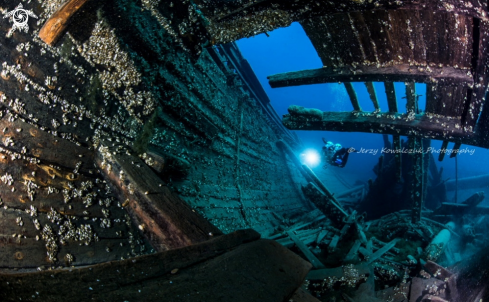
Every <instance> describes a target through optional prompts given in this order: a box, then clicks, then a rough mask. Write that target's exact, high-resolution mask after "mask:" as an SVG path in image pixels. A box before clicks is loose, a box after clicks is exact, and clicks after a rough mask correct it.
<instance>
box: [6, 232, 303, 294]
mask: <svg viewBox="0 0 489 302" xmlns="http://www.w3.org/2000/svg"><path fill="white" fill-rule="evenodd" d="M258 238H259V235H258V234H257V233H256V232H254V231H251V230H246V231H238V232H236V233H232V234H229V235H224V236H220V237H217V238H214V239H212V240H209V241H207V242H203V243H200V244H196V245H193V246H189V247H185V248H181V249H176V250H170V251H166V252H161V253H157V254H152V255H146V256H141V257H137V258H133V259H128V260H123V261H113V262H108V263H103V264H99V265H94V266H88V267H84V268H78V269H77V268H72V269H62V270H52V271H43V272H36V273H15V274H0V280H1V288H2V290H1V293H0V295H1V296H2V297H3V298H4V299H10V298H11V297H15V298H16V299H19V298H21V299H22V300H29V299H32V296H35V297H37V298H38V299H41V300H43V301H66V299H69V300H70V301H86V300H87V299H94V300H107V301H116V300H121V299H127V300H130V301H131V300H134V301H136V300H141V299H144V300H148V301H149V300H155V299H162V298H163V299H168V297H177V296H181V297H182V296H185V297H186V298H185V300H186V301H203V300H204V301H212V300H215V299H216V298H218V297H221V298H222V299H223V301H250V299H251V300H252V301H260V300H262V299H266V301H277V302H278V301H283V298H284V297H286V298H288V297H291V296H292V295H293V294H294V292H295V291H296V289H297V288H298V287H299V286H300V285H301V284H302V282H303V281H304V278H305V277H306V275H307V273H308V271H309V269H310V267H311V265H310V264H309V263H307V262H306V261H304V260H302V259H301V258H300V257H298V256H297V255H295V254H293V253H292V252H290V251H288V250H287V249H285V248H283V247H281V246H280V245H279V244H277V243H275V242H273V241H269V240H257V239H258ZM250 241H251V242H250ZM247 242H248V243H247Z"/></svg>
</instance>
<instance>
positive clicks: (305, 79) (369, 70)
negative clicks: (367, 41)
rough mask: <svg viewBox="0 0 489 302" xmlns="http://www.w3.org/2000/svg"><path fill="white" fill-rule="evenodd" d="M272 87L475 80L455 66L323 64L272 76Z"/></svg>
mask: <svg viewBox="0 0 489 302" xmlns="http://www.w3.org/2000/svg"><path fill="white" fill-rule="evenodd" d="M267 78H268V81H269V83H270V86H271V87H272V88H279V87H290V86H300V85H311V84H322V83H337V82H385V81H391V82H416V83H431V82H442V83H444V84H446V85H448V84H453V85H467V86H468V85H472V84H473V83H474V80H473V78H472V77H470V76H468V75H467V71H465V70H461V69H456V68H453V67H433V68H431V71H426V70H424V69H423V71H420V69H419V68H417V67H414V66H410V65H407V64H401V65H394V66H386V67H380V68H378V67H375V66H357V68H356V69H355V70H352V69H350V68H331V67H323V68H319V69H310V70H301V71H293V72H286V73H280V74H275V75H271V76H268V77H267Z"/></svg>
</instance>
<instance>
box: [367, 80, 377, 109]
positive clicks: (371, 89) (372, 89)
mask: <svg viewBox="0 0 489 302" xmlns="http://www.w3.org/2000/svg"><path fill="white" fill-rule="evenodd" d="M365 86H366V87H367V91H368V95H369V96H370V100H371V101H372V103H373V104H374V108H375V111H380V106H379V101H378V100H377V93H375V87H374V83H372V82H366V83H365Z"/></svg>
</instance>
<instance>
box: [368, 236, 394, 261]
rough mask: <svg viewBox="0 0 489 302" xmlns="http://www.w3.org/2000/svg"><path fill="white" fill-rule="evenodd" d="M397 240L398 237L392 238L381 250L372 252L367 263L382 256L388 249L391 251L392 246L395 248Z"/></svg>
mask: <svg viewBox="0 0 489 302" xmlns="http://www.w3.org/2000/svg"><path fill="white" fill-rule="evenodd" d="M397 241H398V239H397V238H396V239H394V240H392V241H391V242H389V243H387V244H386V245H385V246H383V247H382V248H380V249H379V250H377V251H376V252H375V253H373V254H372V256H370V257H369V259H368V261H367V263H372V262H374V261H375V260H377V259H379V258H380V257H382V255H384V254H385V253H386V252H387V251H389V250H390V249H391V248H393V247H394V246H395V245H396V243H397Z"/></svg>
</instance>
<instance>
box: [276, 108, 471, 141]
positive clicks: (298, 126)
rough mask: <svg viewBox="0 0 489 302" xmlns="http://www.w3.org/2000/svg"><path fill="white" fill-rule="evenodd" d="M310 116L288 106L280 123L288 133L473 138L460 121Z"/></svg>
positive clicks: (333, 114)
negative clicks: (308, 132) (303, 131)
mask: <svg viewBox="0 0 489 302" xmlns="http://www.w3.org/2000/svg"><path fill="white" fill-rule="evenodd" d="M309 112H311V111H310V110H309V109H304V108H302V107H299V106H291V107H289V113H290V114H286V115H284V117H283V119H282V122H283V124H284V125H285V127H287V128H289V129H291V130H320V131H341V132H368V133H382V134H392V135H405V136H419V137H424V138H433V139H450V140H452V141H455V140H462V139H466V140H468V139H470V138H471V137H472V136H471V134H467V133H465V132H464V131H463V130H462V129H461V127H460V120H459V119H456V118H447V117H442V116H435V115H430V114H424V113H422V114H415V115H414V116H408V115H406V114H401V113H367V112H361V113H358V112H323V113H322V117H321V115H320V114H314V115H310V113H309ZM312 112H314V113H315V112H316V111H312Z"/></svg>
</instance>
